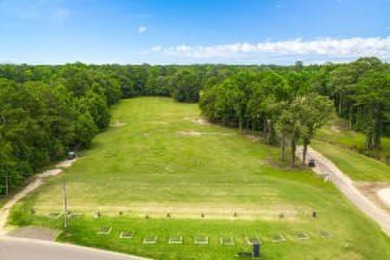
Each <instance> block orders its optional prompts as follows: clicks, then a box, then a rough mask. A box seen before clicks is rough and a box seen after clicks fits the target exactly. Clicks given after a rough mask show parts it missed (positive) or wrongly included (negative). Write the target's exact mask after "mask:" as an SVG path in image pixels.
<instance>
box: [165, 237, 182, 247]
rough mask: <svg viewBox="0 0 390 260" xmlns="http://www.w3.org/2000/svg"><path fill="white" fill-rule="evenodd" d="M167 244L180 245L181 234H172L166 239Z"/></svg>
mask: <svg viewBox="0 0 390 260" xmlns="http://www.w3.org/2000/svg"><path fill="white" fill-rule="evenodd" d="M168 244H176V245H181V244H183V237H182V236H173V237H170V238H169V239H168Z"/></svg>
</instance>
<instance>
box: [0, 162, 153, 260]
mask: <svg viewBox="0 0 390 260" xmlns="http://www.w3.org/2000/svg"><path fill="white" fill-rule="evenodd" d="M74 161H75V160H68V161H65V162H62V163H60V164H58V165H57V169H53V170H49V171H45V172H43V173H41V174H37V175H36V177H35V178H34V180H33V181H32V182H31V183H30V184H28V185H27V186H26V187H25V188H24V189H23V190H21V191H20V192H19V193H17V194H16V195H14V196H13V197H12V198H10V199H9V200H8V201H7V203H6V204H5V205H4V206H3V207H2V208H1V209H0V260H25V259H27V258H28V259H29V260H53V259H56V260H85V259H94V260H141V259H146V258H141V257H136V256H131V255H126V254H120V253H115V252H110V251H105V250H100V249H93V248H88V247H82V246H76V245H70V244H63V243H57V242H53V241H43V240H38V239H30V238H16V237H10V236H7V235H6V229H5V225H6V223H7V219H8V216H9V213H10V210H11V208H12V207H13V206H14V205H15V204H16V203H17V202H18V201H19V200H21V199H22V198H24V197H25V196H26V195H27V194H29V193H30V192H32V191H34V190H35V189H37V188H38V187H39V186H41V185H42V184H43V182H44V178H46V177H48V176H55V175H57V174H59V173H61V170H60V169H58V168H64V167H65V168H67V167H69V166H70V165H71V164H72V163H73V162H74Z"/></svg>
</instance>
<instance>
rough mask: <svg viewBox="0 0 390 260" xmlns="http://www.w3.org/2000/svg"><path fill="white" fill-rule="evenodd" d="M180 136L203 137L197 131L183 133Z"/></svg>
mask: <svg viewBox="0 0 390 260" xmlns="http://www.w3.org/2000/svg"><path fill="white" fill-rule="evenodd" d="M179 135H189V136H201V135H202V134H201V133H199V132H196V131H181V132H179Z"/></svg>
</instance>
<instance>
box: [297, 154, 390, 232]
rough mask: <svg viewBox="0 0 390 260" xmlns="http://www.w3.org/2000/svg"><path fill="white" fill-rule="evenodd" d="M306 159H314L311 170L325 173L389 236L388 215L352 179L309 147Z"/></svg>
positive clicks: (389, 223)
mask: <svg viewBox="0 0 390 260" xmlns="http://www.w3.org/2000/svg"><path fill="white" fill-rule="evenodd" d="M297 150H298V151H299V152H298V156H299V157H301V158H302V152H301V151H302V147H299V148H298V149H297ZM307 159H314V160H315V161H316V167H314V168H313V171H314V172H316V173H318V174H324V173H327V174H328V175H329V180H330V181H332V182H333V183H334V184H335V186H336V187H337V188H338V189H339V190H340V191H341V192H342V193H343V194H344V195H345V196H346V197H347V198H348V199H349V200H350V201H351V202H352V203H353V204H355V206H357V207H358V208H359V209H360V210H361V211H362V212H363V213H364V214H366V215H367V216H368V217H370V218H371V219H372V220H374V221H375V222H376V223H378V225H379V226H380V227H381V228H382V230H383V232H385V233H386V234H387V235H388V236H390V215H389V214H388V213H387V212H386V211H384V210H383V209H381V208H379V207H378V206H377V205H375V203H373V202H372V201H370V200H369V199H368V198H366V197H365V196H364V194H363V193H361V192H360V191H359V190H358V189H357V188H356V187H355V186H354V185H353V182H352V180H351V179H350V178H349V177H348V176H346V175H345V174H344V173H343V172H342V171H341V170H340V169H339V168H337V166H336V165H334V164H333V163H332V162H331V161H330V160H329V159H328V158H326V157H325V156H323V155H322V154H321V153H319V152H317V151H315V150H314V149H312V148H310V147H309V149H308V152H307Z"/></svg>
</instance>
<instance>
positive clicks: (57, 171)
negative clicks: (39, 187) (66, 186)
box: [39, 169, 62, 177]
mask: <svg viewBox="0 0 390 260" xmlns="http://www.w3.org/2000/svg"><path fill="white" fill-rule="evenodd" d="M61 172H62V170H61V169H52V170H47V171H44V172H42V173H41V174H40V175H39V176H40V177H48V176H57V175H58V174H60V173H61Z"/></svg>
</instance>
